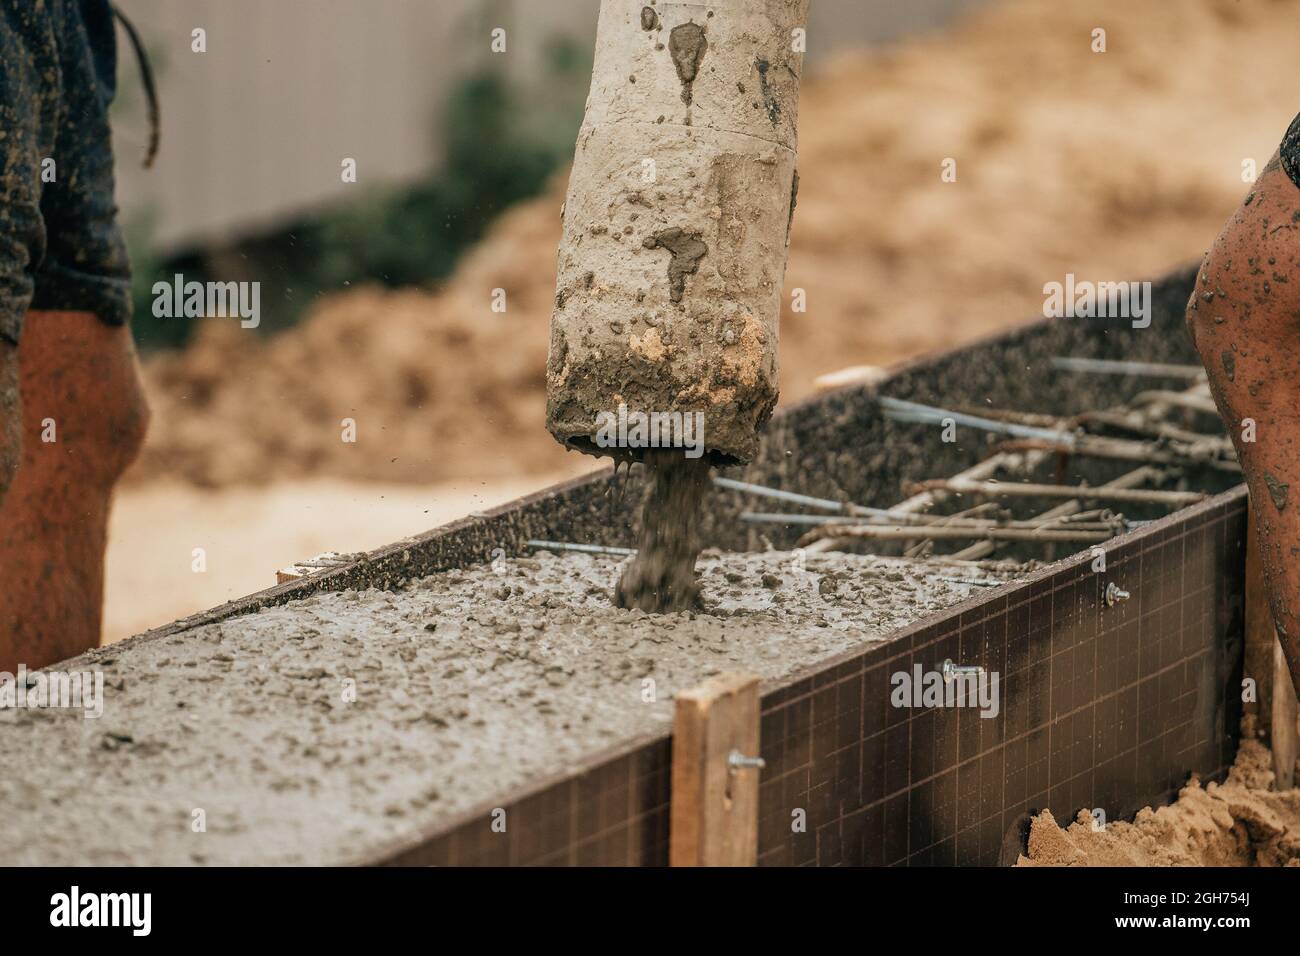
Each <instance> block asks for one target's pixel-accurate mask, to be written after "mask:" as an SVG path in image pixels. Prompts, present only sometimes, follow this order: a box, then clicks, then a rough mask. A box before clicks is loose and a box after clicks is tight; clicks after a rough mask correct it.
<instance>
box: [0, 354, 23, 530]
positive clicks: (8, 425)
mask: <svg viewBox="0 0 1300 956" xmlns="http://www.w3.org/2000/svg"><path fill="white" fill-rule="evenodd" d="M20 416H21V411H20V410H19V404H18V348H17V346H15V345H14V344H13V343H12V342H8V341H6V340H5V339H3V338H0V504H2V503H3V502H4V500H5V493H6V492H8V490H9V486H10V485H11V484H13V480H14V472H15V471H17V469H18V456H19V454H20V452H21V449H22V445H21V444H20V441H21V439H20V438H19V435H20V434H21V427H22V421H21V417H20Z"/></svg>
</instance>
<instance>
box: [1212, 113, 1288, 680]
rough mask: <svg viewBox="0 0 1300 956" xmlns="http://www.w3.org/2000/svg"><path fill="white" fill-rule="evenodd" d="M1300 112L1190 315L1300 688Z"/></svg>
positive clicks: (1222, 240)
mask: <svg viewBox="0 0 1300 956" xmlns="http://www.w3.org/2000/svg"><path fill="white" fill-rule="evenodd" d="M1297 182H1300V117H1297V120H1296V123H1293V124H1292V127H1291V130H1290V131H1289V132H1288V134H1287V138H1286V139H1285V140H1284V141H1283V145H1282V149H1281V151H1280V154H1279V156H1274V158H1273V160H1272V161H1271V162H1270V163H1269V164H1268V166H1266V167H1265V168H1264V170H1263V172H1262V174H1261V175H1260V177H1259V180H1258V182H1256V183H1255V185H1254V188H1253V189H1252V190H1251V192H1250V193H1249V194H1248V195H1247V197H1246V199H1245V201H1244V202H1243V204H1242V206H1241V207H1240V208H1239V209H1238V210H1237V212H1236V213H1235V214H1234V215H1233V217H1232V219H1230V220H1229V221H1228V224H1227V226H1225V227H1224V230H1223V232H1222V233H1221V234H1220V236H1219V238H1218V240H1217V241H1216V242H1215V243H1214V246H1213V248H1211V249H1210V252H1209V253H1208V254H1207V255H1206V257H1205V261H1204V263H1203V264H1202V266H1201V270H1200V273H1199V275H1198V276H1197V280H1196V289H1195V291H1194V292H1193V294H1192V298H1191V300H1190V301H1189V302H1188V304H1187V323H1188V327H1189V329H1190V330H1191V333H1192V338H1193V340H1194V341H1195V343H1196V348H1197V350H1198V351H1199V352H1200V354H1201V358H1202V360H1203V361H1204V363H1205V368H1206V371H1207V372H1208V374H1209V378H1210V386H1211V388H1212V390H1213V392H1214V397H1215V401H1216V402H1217V403H1218V406H1219V411H1220V413H1221V414H1222V416H1223V419H1224V422H1225V423H1226V424H1227V426H1228V430H1229V432H1230V433H1231V435H1232V440H1233V442H1234V444H1235V445H1236V447H1237V455H1238V457H1239V459H1240V460H1241V466H1242V471H1243V472H1244V473H1245V478H1246V483H1247V484H1248V485H1249V487H1250V500H1251V507H1252V508H1253V509H1254V510H1255V514H1256V517H1257V522H1256V526H1257V528H1258V545H1259V549H1260V555H1261V557H1262V559H1263V567H1264V577H1265V580H1266V582H1267V584H1268V591H1269V597H1270V600H1271V602H1272V606H1273V616H1274V620H1275V621H1276V623H1277V629H1278V636H1279V638H1280V639H1281V642H1282V648H1283V650H1284V652H1285V653H1286V658H1287V664H1288V665H1289V667H1290V670H1291V679H1292V681H1293V682H1294V683H1295V685H1296V688H1297V690H1300V186H1297Z"/></svg>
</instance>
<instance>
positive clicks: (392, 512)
mask: <svg viewBox="0 0 1300 956" xmlns="http://www.w3.org/2000/svg"><path fill="white" fill-rule="evenodd" d="M571 460H572V461H573V463H574V464H575V465H577V466H579V469H581V468H585V467H592V466H595V464H596V463H595V462H594V461H591V460H585V461H584V460H582V459H578V458H577V457H576V456H574V457H573V458H572V459H571ZM572 474H573V472H572V471H570V472H557V473H555V474H553V475H539V476H535V477H526V478H521V479H519V480H517V481H492V482H488V481H460V482H446V483H443V484H439V485H429V486H419V485H383V484H375V483H367V482H347V481H340V480H337V479H319V480H315V481H310V480H301V481H285V482H277V483H276V484H273V485H270V486H267V487H261V488H250V487H240V488H225V489H220V490H202V489H196V488H192V487H189V486H186V485H182V484H179V483H174V482H173V483H151V484H148V485H143V486H136V487H128V488H125V489H123V490H122V491H120V492H119V493H118V495H117V497H116V499H115V501H114V505H113V513H112V518H111V520H110V523H109V544H108V571H107V578H106V582H105V591H106V595H105V604H104V643H111V642H113V641H117V640H121V639H122V638H124V637H129V636H131V635H132V634H138V633H140V632H141V631H146V630H148V629H149V628H152V627H157V626H159V625H161V624H166V623H168V622H169V621H173V620H175V619H177V618H180V617H185V616H186V615H188V614H193V613H194V612H195V611H201V610H205V609H206V608H210V607H215V606H216V605H218V604H221V603H222V602H224V601H229V600H231V599H233V598H237V597H243V596H244V595H246V594H251V593H253V592H254V591H260V590H262V589H263V588H268V587H270V586H272V585H273V584H275V572H276V570H277V569H278V568H283V567H286V566H287V565H290V564H292V563H294V562H295V561H300V560H302V559H304V558H310V557H313V556H315V555H317V554H321V553H323V552H325V551H339V552H343V553H349V552H355V551H367V550H371V549H374V548H378V547H380V546H382V545H386V544H392V543H393V542H395V541H399V540H401V539H402V538H405V537H410V536H411V535H414V534H419V533H420V532H423V531H428V530H430V529H432V528H435V527H437V526H439V525H442V524H446V523H447V522H449V521H453V520H455V519H457V518H462V517H464V516H465V515H467V514H469V513H470V512H472V511H477V510H482V509H485V508H491V507H493V506H495V505H499V504H502V503H504V502H507V501H510V500H512V499H514V498H518V497H521V496H523V495H525V494H528V493H530V492H532V491H536V490H537V489H538V488H540V487H543V486H545V485H547V484H549V483H551V482H554V481H560V480H562V479H564V478H568V477H571V476H572ZM195 548H203V549H204V551H205V552H206V555H205V557H206V562H205V563H206V570H204V571H202V572H196V571H195V570H194V569H193V568H194V555H193V552H194V549H195Z"/></svg>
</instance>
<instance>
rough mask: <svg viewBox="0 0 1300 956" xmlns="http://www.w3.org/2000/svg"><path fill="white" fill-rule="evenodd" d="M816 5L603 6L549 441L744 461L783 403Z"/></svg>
mask: <svg viewBox="0 0 1300 956" xmlns="http://www.w3.org/2000/svg"><path fill="white" fill-rule="evenodd" d="M807 12H808V0H727V2H725V3H723V2H717V3H712V4H709V3H681V2H664V0H659V2H657V3H650V4H647V3H643V2H632V0H603V2H602V3H601V8H600V22H599V27H598V30H597V36H596V56H595V64H594V67H593V71H592V82H591V93H590V96H589V97H588V100H587V111H586V117H585V119H584V121H583V124H582V129H581V131H580V132H579V134H578V143H577V149H576V153H575V156H574V162H573V170H572V173H571V174H570V177H569V189H568V195H567V197H566V201H565V204H564V209H563V212H562V216H563V220H564V230H563V238H562V239H561V242H560V249H559V256H558V270H557V279H556V291H555V312H554V314H553V317H552V319H551V343H550V356H549V359H548V361H547V370H546V390H547V409H546V419H547V427H548V428H549V429H550V431H551V433H552V434H553V435H554V436H555V437H556V439H557V440H559V441H560V442H561V443H563V444H564V445H566V446H568V447H571V448H577V449H579V450H581V451H583V452H586V453H588V454H594V455H603V456H611V457H614V458H615V459H640V458H642V457H643V454H644V451H645V448H646V447H662V446H664V445H668V446H669V447H682V448H684V449H685V451H686V454H687V456H688V457H698V456H700V455H702V454H703V455H707V457H708V458H709V460H710V461H712V462H713V463H715V464H729V463H735V462H746V461H748V460H749V459H750V458H751V457H752V456H753V455H754V452H755V451H756V449H757V447H758V434H759V431H760V429H762V427H763V426H764V425H765V424H766V423H767V420H768V417H769V416H770V415H771V412H772V408H773V406H774V405H775V404H776V399H777V331H778V318H779V315H780V307H781V294H782V282H783V279H784V273H785V262H786V249H787V245H788V240H789V229H790V222H791V218H792V216H793V213H794V206H795V192H796V189H797V186H798V178H797V176H796V173H795V152H796V146H797V140H796V132H795V131H796V127H797V120H798V106H799V77H800V73H801V71H802V67H803V53H802V50H803V48H804V47H803V43H802V31H803V27H804V24H805V22H806V17H807Z"/></svg>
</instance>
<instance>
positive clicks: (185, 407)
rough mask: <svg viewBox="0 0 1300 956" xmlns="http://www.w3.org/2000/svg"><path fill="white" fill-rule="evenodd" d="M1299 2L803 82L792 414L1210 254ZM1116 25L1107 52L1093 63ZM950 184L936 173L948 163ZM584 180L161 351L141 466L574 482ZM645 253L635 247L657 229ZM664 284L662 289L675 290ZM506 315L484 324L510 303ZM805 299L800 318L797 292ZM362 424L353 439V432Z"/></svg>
mask: <svg viewBox="0 0 1300 956" xmlns="http://www.w3.org/2000/svg"><path fill="white" fill-rule="evenodd" d="M1298 13H1300V3H1297V2H1296V0H1184V2H1180V3H1179V4H1178V5H1177V13H1176V15H1175V14H1173V13H1171V11H1170V8H1169V5H1168V4H1166V3H1161V2H1157V0H1141V2H1135V0H1092V2H1089V3H1087V4H1072V3H1061V2H1060V0H1009V2H1006V3H1003V4H999V5H996V6H993V7H991V8H988V9H985V10H982V11H981V12H978V13H976V14H975V15H973V16H972V17H970V18H968V19H966V20H964V21H961V22H960V23H958V24H957V25H956V26H954V27H953V28H952V29H950V30H948V31H946V32H943V33H940V34H936V35H933V36H930V37H925V38H921V39H919V40H916V41H913V42H911V43H908V44H906V45H903V46H900V47H896V48H891V49H886V50H884V51H881V52H878V53H873V54H869V55H868V54H858V55H854V56H849V57H846V58H844V59H842V60H840V61H839V62H837V63H834V64H832V65H830V66H828V67H827V68H826V69H825V70H823V71H821V73H820V74H819V75H818V76H816V77H810V78H808V79H807V81H806V82H805V84H804V88H803V94H802V97H801V105H800V130H799V172H800V188H799V202H798V209H797V211H796V214H795V217H794V224H793V230H792V232H791V245H790V258H789V267H788V269H787V272H786V281H785V295H784V297H783V301H784V302H785V307H784V308H783V311H782V315H781V319H780V323H781V330H780V366H781V372H780V385H781V395H782V400H783V401H789V400H792V399H797V398H799V397H800V396H802V395H806V394H807V393H808V392H809V390H810V389H811V388H812V382H813V379H814V378H815V376H817V375H818V374H820V373H822V372H825V371H828V370H830V369H834V368H839V367H842V366H845V365H857V364H868V365H879V364H883V363H887V362H890V361H892V360H895V359H899V358H903V357H906V356H910V355H915V354H917V353H919V352H924V351H926V350H930V349H934V348H938V347H946V346H951V345H956V344H958V343H960V342H962V341H966V340H969V339H971V338H972V337H975V336H978V335H981V334H983V333H986V332H989V331H992V330H994V329H998V328H1004V327H1006V326H1007V325H1008V324H1009V323H1016V322H1021V321H1024V320H1027V319H1029V318H1031V317H1032V316H1033V315H1035V314H1036V313H1037V314H1039V315H1041V313H1042V307H1043V285H1044V283H1046V282H1050V281H1057V282H1064V281H1065V276H1066V274H1067V273H1070V272H1073V273H1075V275H1076V276H1077V278H1078V279H1080V280H1094V281H1095V280H1125V279H1138V278H1148V277H1153V276H1157V275H1160V274H1163V273H1165V272H1166V271H1167V270H1168V269H1169V268H1170V267H1172V266H1174V265H1175V264H1180V263H1182V262H1185V261H1187V260H1194V259H1196V258H1199V256H1200V255H1201V254H1202V253H1203V252H1204V250H1205V249H1206V248H1207V247H1208V245H1209V244H1210V242H1211V241H1212V240H1213V238H1214V236H1215V235H1216V234H1217V233H1218V231H1219V229H1220V228H1221V226H1222V224H1223V222H1224V221H1225V220H1226V219H1227V216H1228V215H1229V213H1230V212H1231V210H1232V209H1233V208H1234V207H1235V206H1236V205H1237V204H1238V203H1239V202H1240V201H1241V199H1242V197H1243V196H1244V195H1245V193H1246V192H1247V190H1248V184H1247V183H1246V182H1244V181H1243V178H1242V175H1243V163H1245V162H1247V161H1253V162H1254V163H1255V164H1256V166H1257V167H1262V166H1263V165H1264V164H1265V163H1266V162H1267V160H1268V158H1269V157H1270V156H1271V155H1272V153H1273V152H1274V150H1275V149H1276V147H1277V144H1278V142H1279V141H1280V139H1281V137H1282V134H1283V133H1284V132H1285V130H1286V128H1287V126H1288V124H1289V123H1290V121H1291V119H1292V117H1293V116H1294V115H1295V111H1296V108H1297V102H1296V98H1295V89H1294V82H1293V80H1292V76H1293V73H1294V70H1293V66H1294V57H1295V37H1294V35H1293V31H1291V30H1288V29H1283V28H1281V27H1282V25H1283V24H1286V25H1290V24H1292V23H1294V22H1295V21H1296V17H1297V14H1298ZM1098 26H1101V27H1104V28H1105V29H1106V31H1107V50H1106V52H1105V53H1094V52H1092V50H1091V48H1090V42H1091V41H1090V38H1091V33H1092V30H1093V29H1094V28H1096V27H1098ZM948 158H951V159H953V160H955V162H956V180H955V181H953V182H944V181H943V180H942V179H941V175H940V174H941V168H942V164H943V162H944V160H945V159H948ZM563 186H564V177H563V176H561V177H558V178H557V181H556V183H555V185H554V188H553V189H552V190H551V191H550V192H549V194H547V195H545V196H542V197H540V198H538V199H536V200H534V201H532V202H528V203H524V204H522V205H520V206H518V207H516V208H514V209H513V210H511V211H509V212H508V213H507V214H506V215H504V216H503V217H502V218H501V219H500V220H499V221H498V222H497V224H496V225H495V227H494V228H493V229H492V231H491V232H490V234H489V235H488V236H487V237H486V238H485V240H484V241H483V242H482V243H481V244H480V245H479V246H478V247H477V248H475V249H474V250H473V251H472V252H471V253H470V254H469V255H468V256H467V257H466V258H465V260H464V261H463V262H462V264H461V266H460V268H459V269H458V270H457V272H456V273H455V275H453V276H452V277H451V278H450V279H449V280H448V282H447V283H446V284H445V285H444V286H443V287H442V288H440V289H438V290H434V291H424V290H416V289H408V290H400V291H383V290H379V289H373V288H370V289H357V290H356V291H353V292H348V293H343V294H340V295H335V296H332V297H328V298H326V299H324V300H323V301H322V302H321V303H320V305H319V306H318V307H317V308H316V309H315V310H314V311H313V313H312V314H311V315H310V317H309V318H308V319H307V321H305V323H304V324H302V325H300V326H299V327H297V328H295V329H294V330H292V331H290V332H288V333H286V334H284V335H281V336H280V337H278V338H276V339H274V340H273V341H271V342H269V343H267V342H263V341H262V340H261V339H259V337H258V336H257V335H256V334H255V333H254V332H249V331H243V330H240V329H239V328H238V325H237V323H234V322H232V321H231V320H228V319H212V320H209V321H208V324H207V326H206V328H205V329H204V330H203V331H202V333H201V334H200V335H199V338H198V342H197V343H196V345H195V347H193V348H191V349H189V350H188V351H187V352H185V353H183V354H180V355H167V356H160V357H157V358H155V359H153V360H152V361H151V362H150V363H149V368H148V379H149V383H150V391H151V394H152V396H153V403H154V408H155V412H156V414H155V419H154V427H153V433H152V435H151V437H150V439H149V442H148V445H147V447H146V449H145V454H144V456H143V459H142V460H141V462H140V463H139V466H138V467H137V468H136V470H135V474H134V476H133V478H134V480H136V481H144V480H147V479H152V478H157V477H159V476H173V477H179V478H182V479H184V480H187V481H191V482H194V483H196V484H200V485H204V486H227V485H231V484H236V483H247V484H260V483H267V482H270V481H275V480H279V479H287V478H302V477H318V476H320V475H330V476H334V477H347V478H354V479H366V480H372V481H381V482H413V483H417V484H428V483H430V482H435V481H440V480H444V479H453V478H455V479H459V478H466V477H483V478H492V477H511V478H515V477H518V476H519V475H521V474H526V473H534V474H536V473H541V472H549V471H554V470H556V469H557V468H561V467H564V452H563V451H561V450H560V449H559V447H558V446H557V445H556V444H555V443H554V442H553V441H552V440H551V438H550V437H549V436H548V435H547V433H546V431H545V429H544V427H543V424H542V423H543V415H544V376H543V371H544V366H545V359H546V348H547V340H548V323H549V320H550V314H551V311H552V308H553V304H554V295H555V262H556V259H555V256H556V247H557V245H558V242H559V236H560V216H559V211H560V203H561V199H562V195H563ZM637 238H641V237H637ZM664 281H665V282H666V281H667V279H666V278H665V280H664ZM498 288H499V289H504V290H505V292H506V303H507V307H506V311H505V312H502V313H498V312H493V311H492V310H491V303H492V294H493V290H494V289H498ZM796 289H802V290H804V291H805V292H806V297H807V310H806V311H798V312H797V311H793V309H792V307H791V305H792V296H793V293H794V290H796ZM344 418H352V419H354V420H355V421H356V424H357V429H358V442H357V443H356V444H349V443H344V442H341V441H340V430H341V426H340V422H341V421H342V420H343V419H344Z"/></svg>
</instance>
